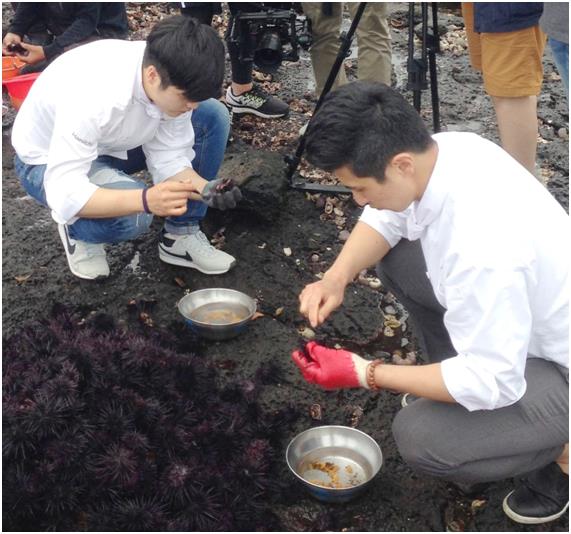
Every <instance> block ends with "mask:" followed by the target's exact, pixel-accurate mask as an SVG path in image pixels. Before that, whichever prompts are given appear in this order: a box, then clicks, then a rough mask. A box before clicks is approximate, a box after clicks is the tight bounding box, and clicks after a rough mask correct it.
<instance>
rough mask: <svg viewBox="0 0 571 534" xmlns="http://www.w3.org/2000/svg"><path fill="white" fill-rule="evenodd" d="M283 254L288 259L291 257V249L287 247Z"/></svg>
mask: <svg viewBox="0 0 571 534" xmlns="http://www.w3.org/2000/svg"><path fill="white" fill-rule="evenodd" d="M284 254H285V255H286V256H288V257H289V256H291V248H289V247H286V248H284Z"/></svg>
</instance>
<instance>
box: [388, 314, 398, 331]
mask: <svg viewBox="0 0 571 534" xmlns="http://www.w3.org/2000/svg"><path fill="white" fill-rule="evenodd" d="M400 325H401V324H400V321H399V320H398V319H397V318H396V317H395V316H394V315H386V316H385V326H388V327H390V328H398V327H399V326H400Z"/></svg>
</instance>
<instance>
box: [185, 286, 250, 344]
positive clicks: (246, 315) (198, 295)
mask: <svg viewBox="0 0 571 534" xmlns="http://www.w3.org/2000/svg"><path fill="white" fill-rule="evenodd" d="M178 310H179V311H180V313H181V315H182V316H183V317H184V319H185V321H186V323H187V324H188V326H189V327H190V328H191V329H192V330H193V331H194V332H196V333H197V334H198V335H199V336H201V337H204V338H206V339H212V340H216V341H220V340H223V339H230V338H232V337H234V336H237V335H238V334H239V333H240V332H242V331H243V330H244V329H245V328H246V326H247V324H248V322H249V321H250V319H252V316H253V315H254V313H255V311H256V301H255V300H254V299H252V298H251V297H249V296H248V295H246V294H245V293H242V292H240V291H236V290H235V289H224V288H210V289H199V290H198V291H193V292H192V293H189V294H188V295H185V296H184V297H182V298H181V299H180V300H179V302H178Z"/></svg>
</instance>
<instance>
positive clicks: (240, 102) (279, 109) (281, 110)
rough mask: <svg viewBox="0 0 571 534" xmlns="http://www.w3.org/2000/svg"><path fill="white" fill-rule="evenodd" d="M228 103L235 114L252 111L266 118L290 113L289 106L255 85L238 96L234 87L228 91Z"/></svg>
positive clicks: (252, 113)
mask: <svg viewBox="0 0 571 534" xmlns="http://www.w3.org/2000/svg"><path fill="white" fill-rule="evenodd" d="M226 105H227V106H228V107H229V108H230V109H231V110H232V113H233V114H234V115H238V114H240V113H250V114H251V115H257V116H258V117H263V118H265V119H280V118H282V117H286V116H287V115H288V114H289V106H288V105H287V104H286V103H285V102H282V101H281V100H278V99H277V98H274V97H273V96H271V95H268V94H267V93H265V92H264V91H262V89H260V88H259V87H257V86H254V87H253V89H251V90H250V91H248V92H247V93H242V94H241V95H239V96H236V95H235V94H234V93H233V92H232V87H228V90H227V91H226Z"/></svg>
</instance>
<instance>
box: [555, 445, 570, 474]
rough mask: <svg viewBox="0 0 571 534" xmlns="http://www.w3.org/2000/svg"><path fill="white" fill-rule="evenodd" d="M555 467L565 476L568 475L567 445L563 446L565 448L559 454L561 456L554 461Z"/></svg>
mask: <svg viewBox="0 0 571 534" xmlns="http://www.w3.org/2000/svg"><path fill="white" fill-rule="evenodd" d="M556 462H557V465H558V466H559V467H560V468H561V471H563V472H564V473H565V474H566V475H568V474H569V443H566V444H565V448H564V449H563V452H562V453H561V456H560V457H559V458H557V460H556Z"/></svg>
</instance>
